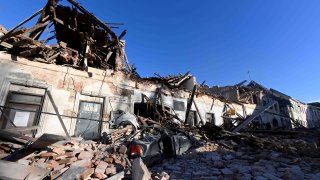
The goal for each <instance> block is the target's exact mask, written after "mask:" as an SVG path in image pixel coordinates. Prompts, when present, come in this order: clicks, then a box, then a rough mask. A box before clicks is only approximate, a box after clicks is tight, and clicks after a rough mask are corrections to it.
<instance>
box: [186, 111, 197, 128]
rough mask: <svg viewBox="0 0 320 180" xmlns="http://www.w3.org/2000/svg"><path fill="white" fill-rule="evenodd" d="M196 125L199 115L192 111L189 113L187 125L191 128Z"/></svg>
mask: <svg viewBox="0 0 320 180" xmlns="http://www.w3.org/2000/svg"><path fill="white" fill-rule="evenodd" d="M195 123H197V114H196V111H191V110H190V112H189V115H188V119H187V124H189V125H190V126H194V125H195Z"/></svg>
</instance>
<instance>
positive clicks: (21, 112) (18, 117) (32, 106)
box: [0, 91, 43, 136]
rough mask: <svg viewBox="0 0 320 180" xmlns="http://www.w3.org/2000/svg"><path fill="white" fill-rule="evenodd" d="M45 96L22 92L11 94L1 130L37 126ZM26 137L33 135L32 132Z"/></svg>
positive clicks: (0, 124)
mask: <svg viewBox="0 0 320 180" xmlns="http://www.w3.org/2000/svg"><path fill="white" fill-rule="evenodd" d="M42 102H43V96H40V95H35V94H27V93H20V92H12V91H11V92H9V93H8V97H7V100H6V104H5V108H4V111H3V114H2V115H1V118H0V128H2V129H7V128H13V127H15V126H16V127H29V126H36V125H37V124H38V121H39V118H40V112H41V108H42ZM25 134H26V135H30V136H32V135H33V132H32V131H29V132H26V133H25Z"/></svg>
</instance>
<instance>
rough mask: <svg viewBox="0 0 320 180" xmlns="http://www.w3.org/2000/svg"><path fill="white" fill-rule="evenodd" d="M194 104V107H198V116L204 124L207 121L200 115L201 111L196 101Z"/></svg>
mask: <svg viewBox="0 0 320 180" xmlns="http://www.w3.org/2000/svg"><path fill="white" fill-rule="evenodd" d="M193 104H194V106H195V107H196V110H197V113H198V116H199V118H200V120H201V122H202V123H204V122H205V121H203V118H202V116H201V114H200V110H199V108H198V106H197V103H196V102H195V101H194V99H193Z"/></svg>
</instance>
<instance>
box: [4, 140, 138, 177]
mask: <svg viewBox="0 0 320 180" xmlns="http://www.w3.org/2000/svg"><path fill="white" fill-rule="evenodd" d="M20 147H21V146H19V145H14V144H12V143H4V142H3V143H2V144H1V145H0V156H2V157H4V156H5V155H8V154H9V153H13V152H14V151H16V150H18V149H19V148H20ZM126 154H127V147H125V146H123V145H122V146H114V145H105V144H101V143H97V142H94V141H74V140H73V141H70V142H66V141H59V142H57V143H55V144H52V145H50V146H48V147H46V148H45V149H39V150H36V151H34V152H32V153H31V154H29V155H27V156H25V157H23V158H21V159H19V160H18V161H17V163H18V164H22V165H30V166H34V167H40V168H43V169H48V170H50V175H49V176H50V177H51V179H55V178H57V177H59V178H60V179H87V178H95V179H105V178H107V177H111V176H114V175H116V174H118V173H121V175H119V177H124V175H125V174H124V170H125V169H131V166H132V161H130V160H129V159H128V158H127V155H126Z"/></svg>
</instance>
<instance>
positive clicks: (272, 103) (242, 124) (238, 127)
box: [231, 101, 276, 132]
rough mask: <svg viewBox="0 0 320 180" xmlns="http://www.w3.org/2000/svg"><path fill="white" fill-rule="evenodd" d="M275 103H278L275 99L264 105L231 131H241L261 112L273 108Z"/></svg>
mask: <svg viewBox="0 0 320 180" xmlns="http://www.w3.org/2000/svg"><path fill="white" fill-rule="evenodd" d="M274 104H276V102H275V101H273V102H270V103H268V104H267V105H266V106H263V107H262V108H261V109H260V110H259V111H257V112H256V113H254V114H252V115H251V116H250V117H249V118H247V119H246V120H244V121H243V122H241V123H240V124H239V125H238V126H236V127H235V128H234V129H233V130H232V131H231V132H239V131H240V130H241V129H242V128H244V127H245V126H247V125H248V124H249V123H250V122H251V121H252V120H254V119H255V118H256V117H258V116H259V115H260V114H262V113H263V112H265V111H266V110H268V109H269V108H271V107H272V106H273V105H274Z"/></svg>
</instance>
